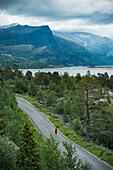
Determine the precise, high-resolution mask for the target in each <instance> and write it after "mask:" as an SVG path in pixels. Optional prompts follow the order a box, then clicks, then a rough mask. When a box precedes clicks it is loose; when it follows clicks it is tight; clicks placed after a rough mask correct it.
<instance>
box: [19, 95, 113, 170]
mask: <svg viewBox="0 0 113 170" xmlns="http://www.w3.org/2000/svg"><path fill="white" fill-rule="evenodd" d="M17 102H18V106H19V107H20V108H21V109H22V110H23V111H24V112H25V113H26V114H27V115H28V116H29V117H30V119H31V120H32V121H33V123H34V125H35V127H36V128H37V129H38V130H39V132H40V133H41V134H42V135H43V137H44V138H46V137H49V136H50V134H52V136H53V137H54V138H55V139H56V140H57V141H59V147H60V148H61V150H64V147H63V146H62V142H63V141H67V142H70V143H72V144H73V146H76V149H77V153H76V155H77V156H78V158H81V159H82V160H85V159H86V160H87V161H89V162H90V163H91V164H92V169H94V170H113V167H111V166H110V165H108V164H107V163H105V162H104V161H102V160H100V159H99V158H97V157H96V156H94V155H93V154H91V153H90V152H88V151H86V150H85V149H83V148H81V147H80V146H78V145H77V144H75V143H74V142H72V141H70V140H68V139H67V138H66V137H65V136H64V135H63V134H62V133H61V132H60V131H59V130H58V134H57V135H55V133H54V130H55V127H54V125H53V124H52V123H51V122H50V121H49V120H48V119H47V118H46V117H45V115H43V114H42V113H41V112H40V111H39V110H38V109H36V108H35V107H34V106H33V105H32V104H30V103H29V102H28V101H26V100H24V99H21V98H19V97H17Z"/></svg>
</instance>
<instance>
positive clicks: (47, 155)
mask: <svg viewBox="0 0 113 170" xmlns="http://www.w3.org/2000/svg"><path fill="white" fill-rule="evenodd" d="M58 145H59V142H56V141H55V139H54V138H53V136H52V135H50V138H46V141H45V142H44V143H43V147H42V157H43V164H44V168H45V169H47V170H58V169H59V170H62V169H64V168H63V165H62V163H63V162H62V157H61V151H60V150H59V149H58Z"/></svg>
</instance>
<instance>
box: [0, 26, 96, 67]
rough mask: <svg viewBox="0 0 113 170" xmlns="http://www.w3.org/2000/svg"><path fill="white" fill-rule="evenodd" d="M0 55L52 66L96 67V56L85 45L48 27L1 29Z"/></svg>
mask: <svg viewBox="0 0 113 170" xmlns="http://www.w3.org/2000/svg"><path fill="white" fill-rule="evenodd" d="M0 54H10V55H12V56H14V57H24V58H26V59H29V60H33V61H34V60H35V61H39V62H42V63H44V64H47V65H50V66H78V65H84V66H86V65H92V64H94V62H92V55H91V54H90V53H89V52H88V51H87V50H86V49H85V48H84V47H83V46H81V45H79V44H77V43H75V42H72V41H68V40H65V39H63V38H60V37H57V36H53V34H52V31H51V30H50V28H49V27H48V26H40V27H32V26H28V25H24V26H22V25H18V24H17V25H15V26H7V27H6V28H1V29H0Z"/></svg>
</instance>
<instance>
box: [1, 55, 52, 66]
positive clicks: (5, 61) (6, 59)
mask: <svg viewBox="0 0 113 170" xmlns="http://www.w3.org/2000/svg"><path fill="white" fill-rule="evenodd" d="M13 64H17V65H18V66H19V68H21V69H29V68H31V69H32V68H33V69H38V68H47V67H49V66H47V65H45V64H42V63H40V62H38V61H29V60H27V59H25V58H19V57H13V56H11V55H9V54H0V66H1V65H4V66H10V67H11V68H12V65H13Z"/></svg>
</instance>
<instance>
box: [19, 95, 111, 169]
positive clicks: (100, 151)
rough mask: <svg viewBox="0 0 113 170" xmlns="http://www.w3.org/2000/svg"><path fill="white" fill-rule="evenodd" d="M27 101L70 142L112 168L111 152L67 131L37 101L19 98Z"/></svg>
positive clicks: (55, 117)
mask: <svg viewBox="0 0 113 170" xmlns="http://www.w3.org/2000/svg"><path fill="white" fill-rule="evenodd" d="M19 97H21V98H23V99H25V100H27V101H29V102H30V103H31V104H33V105H34V106H35V107H36V108H37V109H39V110H40V111H41V112H43V113H44V114H46V115H47V116H49V119H50V120H51V121H52V122H53V123H54V125H55V126H57V127H58V129H59V130H60V131H61V132H62V133H63V134H64V135H65V136H66V137H68V138H69V139H70V140H72V141H74V142H75V143H77V144H78V145H79V146H81V147H83V148H84V149H86V150H88V151H90V152H91V153H93V154H94V155H96V156H97V157H99V158H100V159H102V160H104V161H105V162H107V163H108V164H110V165H111V166H113V152H111V151H107V150H105V148H104V147H102V146H100V147H99V146H97V145H95V144H94V143H88V142H86V139H85V138H83V137H81V136H78V135H77V134H76V133H75V132H74V130H72V129H69V128H68V127H67V126H66V125H65V124H64V123H63V122H62V121H61V120H59V119H58V117H57V116H56V115H54V114H53V113H51V112H48V111H47V109H45V108H43V107H42V105H41V104H39V103H38V102H37V101H35V100H34V99H33V98H29V97H22V96H19Z"/></svg>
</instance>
